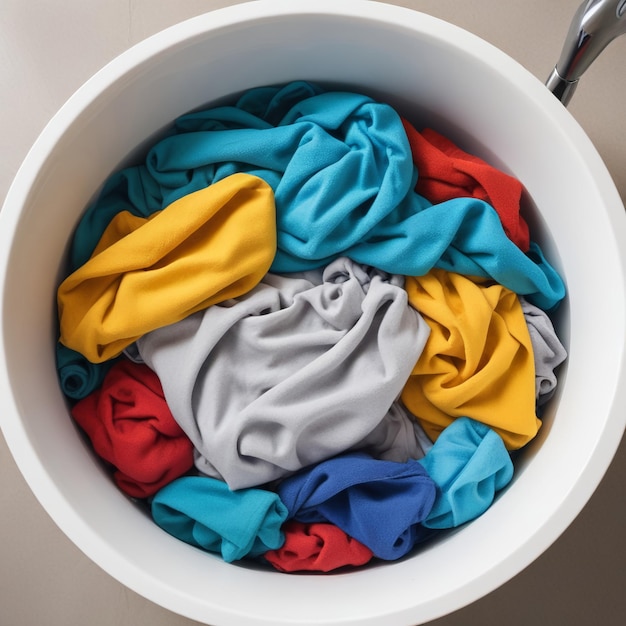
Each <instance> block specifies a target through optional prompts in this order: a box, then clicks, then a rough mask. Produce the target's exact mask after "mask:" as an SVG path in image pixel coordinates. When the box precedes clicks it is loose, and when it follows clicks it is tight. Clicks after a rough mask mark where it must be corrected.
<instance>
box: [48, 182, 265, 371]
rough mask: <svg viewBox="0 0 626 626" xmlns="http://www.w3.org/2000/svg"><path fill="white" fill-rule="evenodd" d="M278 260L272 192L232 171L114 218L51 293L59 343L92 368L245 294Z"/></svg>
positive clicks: (263, 184)
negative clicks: (138, 212) (157, 206)
mask: <svg viewBox="0 0 626 626" xmlns="http://www.w3.org/2000/svg"><path fill="white" fill-rule="evenodd" d="M275 254H276V211H275V206H274V194H273V191H272V189H271V187H270V186H269V185H268V184H267V183H266V182H264V181H263V180H261V179H260V178H258V177H256V176H251V175H249V174H233V175H232V176H229V177H228V178H226V179H224V180H222V181H220V182H218V183H215V184H213V185H211V186H209V187H207V188H205V189H202V190H200V191H197V192H195V193H192V194H189V195H187V196H184V197H183V198H181V199H179V200H177V201H176V202H173V203H172V204H170V205H169V206H168V207H166V208H165V209H163V210H162V211H160V212H158V213H156V214H154V215H152V216H150V218H148V219H146V218H140V217H135V216H133V215H131V214H130V213H128V212H126V211H124V212H121V213H119V214H118V215H117V216H116V217H115V218H114V219H113V220H112V221H111V223H110V224H109V226H108V227H107V229H106V230H105V232H104V233H103V235H102V237H101V239H100V241H99V243H98V246H97V247H96V249H95V251H94V253H93V255H92V256H91V258H90V259H89V261H87V263H85V264H84V265H83V266H82V267H80V268H78V269H77V270H76V271H75V272H74V273H73V274H71V275H70V276H68V277H67V278H66V280H65V281H63V283H62V284H61V285H60V287H59V289H58V293H57V303H58V311H59V321H60V328H61V336H60V340H61V343H63V344H64V345H66V346H67V347H68V348H72V349H73V350H76V351H77V352H80V353H81V354H82V355H83V356H85V357H86V358H87V359H88V360H90V361H92V362H93V363H100V362H102V361H106V360H108V359H111V358H113V357H115V356H117V355H118V354H120V353H121V352H122V350H124V348H126V347H128V346H129V345H130V344H131V343H133V341H135V340H136V339H138V338H139V337H141V336H142V335H144V334H145V333H147V332H149V331H151V330H155V329H156V328H160V327H162V326H166V325H168V324H172V323H174V322H177V321H179V320H181V319H183V318H184V317H186V316H188V315H190V314H192V313H194V312H196V311H199V310H201V309H204V308H206V307H208V306H210V305H212V304H215V303H218V302H222V301H224V300H227V299H229V298H235V297H237V296H240V295H242V294H244V293H246V292H248V291H250V290H251V289H252V288H253V287H254V286H255V285H257V283H259V281H260V280H261V278H263V276H264V275H265V274H266V273H267V271H268V269H269V267H270V265H271V263H272V261H273V259H274V256H275Z"/></svg>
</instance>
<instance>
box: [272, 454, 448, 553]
mask: <svg viewBox="0 0 626 626" xmlns="http://www.w3.org/2000/svg"><path fill="white" fill-rule="evenodd" d="M436 490H437V488H436V486H435V483H434V482H433V480H432V479H431V478H430V477H429V476H428V473H427V472H426V470H425V469H424V467H423V466H422V465H420V463H419V461H408V462H407V463H394V462H393V461H379V460H376V459H373V458H372V457H370V456H369V455H367V454H365V453H364V452H351V453H346V454H343V455H339V456H337V457H334V458H332V459H329V460H328V461H324V462H322V463H319V464H317V465H315V466H313V467H311V468H308V469H306V470H302V471H300V472H298V473H297V474H295V475H293V476H290V477H288V478H285V479H284V480H283V481H282V482H281V483H280V484H279V485H278V487H277V493H278V495H279V496H280V499H281V500H282V502H283V503H284V504H285V505H286V507H287V509H288V511H289V514H288V519H294V520H296V521H299V522H302V523H306V524H312V523H323V522H325V523H330V524H334V525H335V526H337V527H338V528H340V529H341V530H343V531H344V532H345V533H346V534H348V535H349V536H351V537H353V538H355V539H356V540H357V541H359V542H361V543H362V544H364V545H365V546H367V547H368V548H369V549H370V550H371V551H372V552H373V553H374V555H375V556H377V557H379V558H381V559H385V560H395V559H398V558H400V557H402V556H404V555H406V554H407V553H408V552H410V551H411V550H412V549H413V548H414V547H415V546H416V545H417V544H418V543H419V542H421V541H423V540H424V539H426V538H427V537H429V536H430V531H428V530H427V529H426V528H424V527H423V526H422V524H421V522H422V521H423V520H424V519H425V518H426V517H427V516H428V514H429V513H430V510H431V509H432V507H433V504H434V501H435V496H436Z"/></svg>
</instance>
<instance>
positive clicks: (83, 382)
mask: <svg viewBox="0 0 626 626" xmlns="http://www.w3.org/2000/svg"><path fill="white" fill-rule="evenodd" d="M115 360H117V359H115ZM113 363H114V360H111V361H107V362H106V363H91V362H90V361H88V360H87V359H86V358H85V357H84V356H83V355H82V354H80V353H79V352H76V351H75V350H71V349H70V348H67V347H66V346H64V345H63V344H61V343H59V342H57V344H56V366H57V373H58V376H59V383H60V385H61V390H62V391H63V393H64V394H65V395H66V396H67V397H68V398H71V399H72V400H81V399H82V398H85V397H87V396H88V395H89V394H90V393H91V392H92V391H95V390H96V389H98V388H99V387H100V386H101V385H102V381H103V380H104V377H105V376H106V373H107V372H108V371H109V369H110V368H111V366H112V365H113Z"/></svg>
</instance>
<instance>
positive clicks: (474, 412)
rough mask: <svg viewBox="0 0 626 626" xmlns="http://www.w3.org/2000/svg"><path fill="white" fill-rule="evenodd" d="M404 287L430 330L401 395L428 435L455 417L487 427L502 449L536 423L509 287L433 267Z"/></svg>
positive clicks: (526, 354)
mask: <svg viewBox="0 0 626 626" xmlns="http://www.w3.org/2000/svg"><path fill="white" fill-rule="evenodd" d="M405 288H406V290H407V293H408V296H409V302H410V303H411V305H412V306H413V307H414V308H415V309H417V310H418V311H419V312H420V313H421V314H422V316H423V317H424V319H425V320H426V322H427V323H428V325H429V326H430V329H431V333H430V336H429V338H428V341H427V342H426V346H425V348H424V351H423V352H422V355H421V356H420V358H419V361H418V362H417V364H416V365H415V368H414V369H413V372H412V374H411V376H410V378H409V380H408V381H407V384H406V386H405V387H404V390H403V392H402V400H403V402H404V404H405V405H406V407H407V408H408V409H409V411H410V412H411V413H412V414H413V415H415V417H416V418H417V419H418V421H419V422H420V424H421V425H422V426H423V428H424V430H425V431H426V433H427V434H428V436H429V437H430V438H431V439H432V440H433V441H434V440H435V439H436V438H437V436H438V435H439V433H440V432H441V431H442V430H443V429H444V428H445V427H446V426H448V425H449V424H450V423H451V422H452V421H453V420H454V419H455V418H456V417H462V416H467V417H471V418H472V419H475V420H477V421H480V422H483V423H484V424H487V425H488V426H490V427H492V428H493V429H494V430H495V431H496V432H497V433H498V434H500V435H501V437H502V439H503V440H504V443H505V444H506V447H507V448H508V449H509V450H513V449H517V448H520V447H522V446H523V445H525V444H526V443H528V441H530V440H531V439H532V438H533V437H534V436H535V435H536V434H537V431H538V429H539V427H540V426H541V422H540V420H539V419H538V418H537V416H536V412H535V365H534V357H533V348H532V343H531V340H530V334H529V331H528V326H527V325H526V320H525V318H524V313H523V311H522V306H521V303H520V301H519V299H518V297H517V295H516V294H515V293H513V292H512V291H510V290H508V289H506V288H505V287H502V286H501V285H499V284H494V283H493V281H489V280H487V279H484V280H483V279H480V278H468V277H466V276H461V275H460V274H455V273H452V272H446V271H444V270H440V269H434V270H432V271H431V272H429V273H428V274H427V275H426V276H420V277H408V278H407V279H406V284H405Z"/></svg>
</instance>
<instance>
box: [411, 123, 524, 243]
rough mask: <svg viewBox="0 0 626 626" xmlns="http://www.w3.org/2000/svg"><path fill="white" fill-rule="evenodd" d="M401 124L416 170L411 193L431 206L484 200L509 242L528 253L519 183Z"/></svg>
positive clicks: (441, 140)
mask: <svg viewBox="0 0 626 626" xmlns="http://www.w3.org/2000/svg"><path fill="white" fill-rule="evenodd" d="M402 124H403V125H404V129H405V131H406V134H407V137H408V139H409V144H410V146H411V152H412V154H413V162H414V163H415V165H416V167H417V171H418V179H417V185H416V186H415V191H416V192H417V193H418V194H420V195H421V196H424V198H426V199H427V200H430V201H431V202H432V203H433V204H439V203H440V202H445V201H446V200H451V199H452V198H458V197H471V198H478V199H480V200H484V201H485V202H487V203H489V204H490V205H491V206H492V207H493V208H494V209H495V210H496V212H497V213H498V215H499V216H500V221H501V222H502V226H503V227H504V231H505V232H506V234H507V236H508V237H509V239H510V240H511V241H513V243H515V245H517V247H518V248H520V249H521V250H522V251H523V252H528V248H529V246H530V235H529V232H528V224H527V223H526V221H525V220H524V219H523V218H522V216H521V215H520V200H521V197H522V191H523V187H522V184H521V182H520V181H519V180H517V179H516V178H515V177H513V176H510V175H509V174H505V173H504V172H502V171H500V170H498V169H496V168H495V167H493V166H492V165H489V164H488V163H486V162H485V161H483V160H482V159H480V158H479V157H476V156H473V155H471V154H468V153H466V152H464V151H463V150H461V149H460V148H459V147H458V146H456V145H455V144H454V143H452V142H451V141H450V140H449V139H447V138H446V137H444V136H442V135H440V134H439V133H437V132H436V131H434V130H432V129H430V128H426V129H424V130H423V131H422V132H421V133H420V132H418V131H417V130H416V129H415V128H414V127H413V126H412V125H411V124H410V123H409V122H408V121H407V120H405V119H403V120H402Z"/></svg>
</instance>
